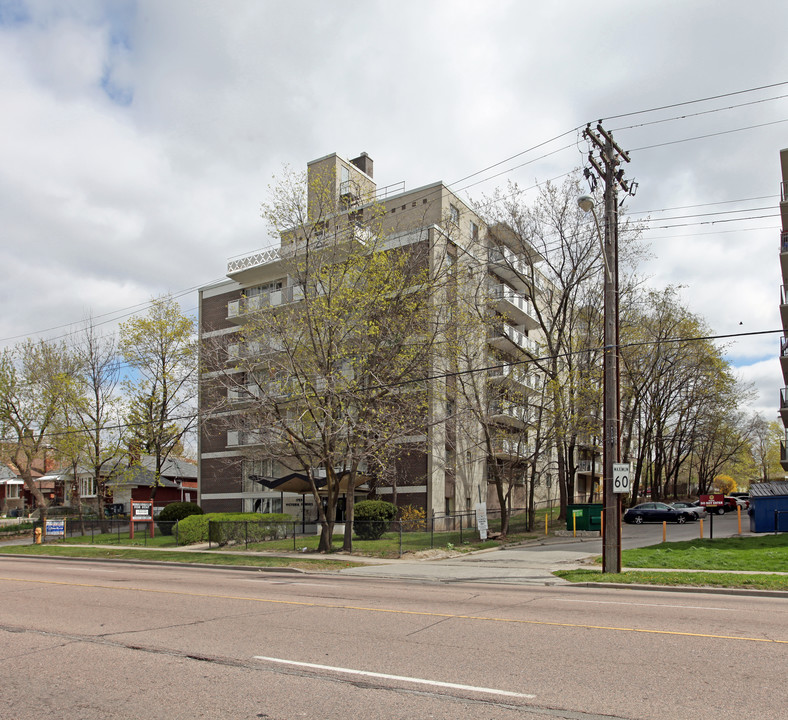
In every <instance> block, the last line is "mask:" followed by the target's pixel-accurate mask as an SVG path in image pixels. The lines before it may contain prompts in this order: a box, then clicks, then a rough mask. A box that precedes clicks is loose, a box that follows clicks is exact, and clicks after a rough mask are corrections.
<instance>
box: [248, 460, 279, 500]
mask: <svg viewBox="0 0 788 720" xmlns="http://www.w3.org/2000/svg"><path fill="white" fill-rule="evenodd" d="M273 474H274V473H273V461H272V460H244V463H243V484H242V487H241V492H245V493H259V492H262V491H263V486H262V485H261V484H260V483H259V482H257V480H256V478H260V477H271V476H272V475H273Z"/></svg>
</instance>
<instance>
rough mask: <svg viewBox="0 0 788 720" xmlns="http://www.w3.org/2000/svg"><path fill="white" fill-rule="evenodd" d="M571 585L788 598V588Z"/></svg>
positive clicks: (612, 584) (627, 584) (571, 585)
mask: <svg viewBox="0 0 788 720" xmlns="http://www.w3.org/2000/svg"><path fill="white" fill-rule="evenodd" d="M569 586H570V587H581V588H607V589H609V590H652V591H656V592H672V593H679V592H681V593H693V594H699V593H704V594H705V593H711V594H712V595H746V596H748V597H776V598H788V590H756V589H752V590H751V589H749V588H721V587H695V586H692V585H640V584H638V583H610V582H600V583H595V582H580V583H569Z"/></svg>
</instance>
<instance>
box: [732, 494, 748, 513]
mask: <svg viewBox="0 0 788 720" xmlns="http://www.w3.org/2000/svg"><path fill="white" fill-rule="evenodd" d="M730 496H731V497H733V498H736V503H737V504H738V505H741V506H742V508H744V509H745V510H747V509H748V508H749V507H750V494H749V493H743V492H737V493H731V495H730Z"/></svg>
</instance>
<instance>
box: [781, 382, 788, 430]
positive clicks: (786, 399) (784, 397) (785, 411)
mask: <svg viewBox="0 0 788 720" xmlns="http://www.w3.org/2000/svg"><path fill="white" fill-rule="evenodd" d="M780 417H781V418H782V421H783V425H785V427H786V428H788V387H784V388H783V389H782V390H780Z"/></svg>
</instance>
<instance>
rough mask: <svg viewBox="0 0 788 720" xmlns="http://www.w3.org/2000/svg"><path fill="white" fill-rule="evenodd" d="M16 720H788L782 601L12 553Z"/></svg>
mask: <svg viewBox="0 0 788 720" xmlns="http://www.w3.org/2000/svg"><path fill="white" fill-rule="evenodd" d="M0 593H2V602H1V603H0V677H2V681H1V682H0V717H3V718H14V719H17V720H27V719H28V718H30V719H32V718H40V717H58V718H60V717H62V718H81V719H83V720H92V719H94V718H95V719H96V720H99V719H101V720H109V719H114V718H154V717H155V718H167V719H168V720H178V719H179V718H184V719H186V718H188V719H189V720H192V719H194V718H238V719H243V718H269V719H270V720H289V719H290V718H315V719H317V718H320V720H333V719H337V720H339V719H340V718H341V719H342V720H348V719H354V718H359V719H360V718H409V719H410V718H434V719H444V718H445V719H446V720H449V719H451V720H457V719H458V718H477V717H478V718H486V719H489V720H499V719H509V718H573V719H574V720H590V719H592V718H593V719H601V718H607V719H610V718H613V719H615V718H648V719H649V720H651V719H653V720H663V719H666V718H692V719H693V720H695V719H696V718H714V719H715V720H716V719H718V718H719V719H721V720H724V719H725V718H737V719H739V718H745V717H747V718H750V717H752V718H759V720H770V719H772V718H774V719H775V720H776V719H777V718H784V717H785V701H786V692H785V683H784V672H785V667H786V658H787V654H788V606H787V605H786V603H785V601H784V600H782V599H777V598H768V597H755V596H752V597H749V596H748V597H739V596H728V595H712V594H702V593H701V594H695V593H693V594H686V595H685V594H676V593H666V592H661V591H651V592H644V591H638V590H626V591H622V590H607V589H589V588H575V587H567V586H556V587H544V586H541V587H537V586H522V585H520V586H516V587H514V586H507V585H499V584H496V585H493V584H483V583H478V582H477V583H464V582H454V583H441V584H437V583H429V582H414V581H402V580H398V581H391V580H380V579H375V578H373V579H369V578H363V579H362V578H356V577H351V576H345V575H326V574H323V575H313V574H294V573H291V574H285V573H270V572H267V573H266V572H259V571H255V572H250V571H239V570H224V569H221V570H216V569H214V570H203V569H196V568H188V567H182V566H175V567H162V566H146V565H137V564H122V563H94V562H67V561H64V560H54V559H51V560H50V559H47V560H42V559H36V560H34V559H29V558H0Z"/></svg>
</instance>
